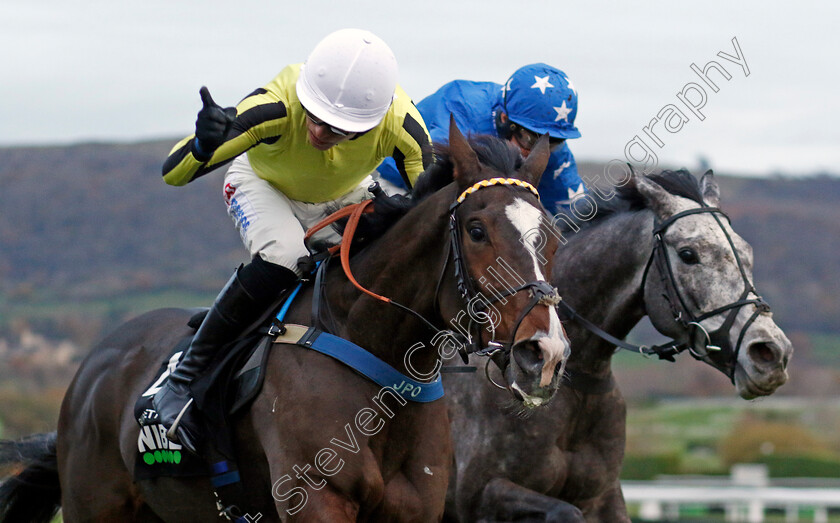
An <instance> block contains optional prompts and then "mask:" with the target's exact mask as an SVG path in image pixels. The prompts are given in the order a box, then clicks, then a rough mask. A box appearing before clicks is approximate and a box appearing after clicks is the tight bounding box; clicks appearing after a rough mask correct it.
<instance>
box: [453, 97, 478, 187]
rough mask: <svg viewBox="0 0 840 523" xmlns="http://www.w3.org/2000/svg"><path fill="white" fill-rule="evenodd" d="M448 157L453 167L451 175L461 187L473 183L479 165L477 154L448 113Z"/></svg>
mask: <svg viewBox="0 0 840 523" xmlns="http://www.w3.org/2000/svg"><path fill="white" fill-rule="evenodd" d="M449 157H450V158H451V159H452V164H453V165H454V167H455V168H454V169H453V171H452V177H453V178H455V181H456V182H457V183H458V185H459V186H461V187H468V186H470V185H472V184H473V181H472V180H473V178H477V176H476V175H477V174H478V172H479V171H480V170H481V165H480V164H479V162H478V156H477V155H476V154H475V151H473V150H472V147H470V144H469V142H468V141H467V139H466V138H465V137H464V135H463V134H461V130H460V129H458V124H456V123H455V115H453V114H452V113H450V114H449Z"/></svg>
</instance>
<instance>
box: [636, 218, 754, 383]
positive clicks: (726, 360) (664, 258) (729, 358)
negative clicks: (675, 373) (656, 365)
mask: <svg viewBox="0 0 840 523" xmlns="http://www.w3.org/2000/svg"><path fill="white" fill-rule="evenodd" d="M700 213H708V214H710V215H711V216H712V218H714V220H715V222H717V224H718V226H720V229H721V230H722V231H723V234H724V236H726V241H727V242H728V243H729V246H730V247H731V248H732V253H733V255H734V256H735V262H736V263H737V265H738V270H739V271H740V273H741V280H742V281H743V283H744V291H743V292H742V293H741V296H740V297H739V298H738V299H737V300H736V301H734V302H732V303H729V304H727V305H724V306H722V307H718V308H716V309H714V310H711V311H708V312H697V313H693V312H691V309H690V308H689V307H688V306H687V305H686V302H685V299H684V298H683V295H682V293H681V292H680V290H679V286H678V285H677V279H676V276H675V275H674V271H673V268H672V266H671V261H670V259H669V258H668V251H667V249H666V247H665V241H664V240H663V236H664V234H665V232H666V231H667V229H668V227H670V226H671V225H673V224H674V222H676V221H677V220H679V219H680V218H683V217H685V216H690V215H692V214H700ZM719 215H720V216H723V217H724V218H726V220H727V221H729V217H728V216H727V215H726V214H725V213H724V212H723V211H721V210H720V209H719V208H717V207H706V206H703V207H698V208H695V209H688V210H686V211H682V212H679V213H677V214H674V215H673V216H670V217H668V219H666V220H664V221H662V222H661V223H658V224H655V225H654V228H653V237H654V245H653V251H652V252H651V255H650V259H649V260H648V263H647V266H646V267H645V272H644V276H643V277H642V292H644V288H645V285H646V283H647V275H648V271H649V269H650V266H651V265H652V264H653V263H655V264H656V268H657V270H658V272H659V277H660V279H661V281H662V285H663V287H664V288H665V294H664V295H663V296H664V298H665V300H666V301H667V302H668V305H669V307H670V309H671V314H672V315H673V317H674V321H675V322H677V323H678V324H679V325H680V326H682V327H683V328H684V329H686V330H687V331H689V341H688V343H687V344H680V345H675V346H674V352H675V353H679V352H682V351H683V350H685V349H688V351H689V353H690V354H691V355H692V356H693V357H694V358H695V359H698V360H700V361H704V362H706V363H708V364H709V365H711V366H713V367H715V368H716V369H718V370H720V371H721V372H723V373H724V374H726V375H727V376H729V379H730V380H733V382H734V379H735V366H736V364H737V361H738V354H739V352H740V350H741V342H742V341H743V339H744V335H745V334H746V332H747V329H748V328H749V327H750V325H752V323H753V322H754V321H755V320H756V318H757V317H758V315H759V314H761V313H762V312H770V306H769V305H768V304H767V302H765V301H764V299H763V298H762V297H761V296H759V295H758V292H757V291H756V290H755V287H754V286H753V284H752V282H751V281H750V279H749V277H747V273H746V270H745V269H744V264H743V263H742V262H741V258H740V256H738V251H737V250H736V249H735V244H734V243H733V241H732V237H731V236H730V235H729V233H728V232H727V231H726V228H725V227H724V226H723V223H722V222H721V220H720V216H719ZM750 294H754V295H755V296H756V297H755V298H752V299H749V295H750ZM746 305H755V312H753V314H752V316H750V318H749V319H748V320H747V322H746V323H745V324H744V326H743V327H742V328H741V332H740V334H739V335H738V342H737V343H736V344H735V347H734V348H733V347H732V342H731V341H730V336H729V331H730V330H731V329H732V325H733V324H734V323H735V318H736V317H737V316H738V313H739V312H740V310H741V307H744V306H746ZM724 313H726V317H725V319H724V321H723V324H721V326H720V327H719V328H717V329H716V330H714V331H712V332H708V331H707V330H706V329H705V328H704V327H703V326H702V325H701V322H702V321H703V320H705V319H708V318H711V317H712V316H717V315H719V314H724ZM699 334H702V336H703V337H704V338H705V341H703V345H702V346H696V345H695V339H696V337H697V335H699ZM712 354H720V355H721V356H722V358H713V357H712ZM715 360H719V361H715ZM720 360H722V361H720Z"/></svg>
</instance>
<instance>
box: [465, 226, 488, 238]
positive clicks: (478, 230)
mask: <svg viewBox="0 0 840 523" xmlns="http://www.w3.org/2000/svg"><path fill="white" fill-rule="evenodd" d="M469 235H470V239H471V240H472V241H474V242H483V241H484V240H486V239H487V233H486V232H484V228H483V227H481V226H479V225H471V226H470V230H469Z"/></svg>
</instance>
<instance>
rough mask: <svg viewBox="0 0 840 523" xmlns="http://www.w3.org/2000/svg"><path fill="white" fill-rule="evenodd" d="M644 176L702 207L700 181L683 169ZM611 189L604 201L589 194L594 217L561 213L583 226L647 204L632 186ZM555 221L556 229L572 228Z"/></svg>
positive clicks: (639, 209) (566, 229) (635, 209)
mask: <svg viewBox="0 0 840 523" xmlns="http://www.w3.org/2000/svg"><path fill="white" fill-rule="evenodd" d="M647 177H648V179H650V180H651V181H653V182H655V183H657V184H658V185H659V186H660V187H662V188H663V189H665V190H666V191H668V193H670V194H673V195H674V196H681V197H683V198H688V199H689V200H692V201H695V202H697V203H699V204H701V205H702V204H703V191H702V189H701V187H700V182H699V180H698V179H697V178H695V177H694V175H692V174H691V173H690V172H688V171H687V170H686V169H679V170H677V171H671V170H664V171H662V172H660V173H657V174H649V175H647ZM612 189H613V190H614V191H615V193H616V194H615V195H614V196H613V197H611V198H609V199H604V198H603V197H601V196H600V195H599V194H598V193H597V192H595V191H592V192H591V193H590V194H589V195H590V196H591V197H592V198H593V199H594V200H595V202H596V204H597V206H598V209H597V211H596V213H595V215H594V216H592V217H590V218H588V219H586V220H581V219H578V218H577V217H574V216H569V214H571V213H564V214H565V215H566V216H567V217H568V219H569V220H571V223H574V224H575V225H576V226H577V227H585V226H587V225H594V224H596V223H598V222H600V221H602V220H604V219H606V218H607V217H609V216H613V215H615V214H619V213H626V212H638V211H641V210H644V209H647V203H646V202H645V199H644V198H643V197H642V195H641V193H640V192H639V190H638V189H637V188H636V186H635V184H630V183H627V184H624V185H623V186H621V187H613V188H612ZM556 222H557V223H556V226H557V227H558V228H560V230H563V231H568V230H571V229H572V226H571V225H570V224H569V223H566V220H556Z"/></svg>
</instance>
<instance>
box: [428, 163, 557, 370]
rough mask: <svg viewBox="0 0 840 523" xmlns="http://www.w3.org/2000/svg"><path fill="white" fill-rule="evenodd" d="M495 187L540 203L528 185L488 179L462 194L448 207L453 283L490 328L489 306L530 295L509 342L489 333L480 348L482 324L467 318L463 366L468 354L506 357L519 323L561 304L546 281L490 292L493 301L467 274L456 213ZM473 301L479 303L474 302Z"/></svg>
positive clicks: (462, 347) (438, 288) (519, 181)
mask: <svg viewBox="0 0 840 523" xmlns="http://www.w3.org/2000/svg"><path fill="white" fill-rule="evenodd" d="M494 185H509V186H516V187H521V188H524V189H527V190H529V191H531V192H532V193H533V194H534V195H535V196H536V197H537V199H539V193H538V192H537V189H536V188H535V187H534V186H533V185H531V184H530V183H528V182H525V181H522V180H518V179H516V178H491V179H489V180H482V181H480V182H478V183H476V184H475V185H473V186H471V187H469V188H468V189H466V190H465V191H463V192H462V193H461V195H460V196H459V197H458V198H457V199H456V200H455V201H454V202H453V203H452V205H450V207H449V233H450V234H449V235H450V242H449V251H450V253H451V259H452V260H453V262H454V271H455V281H456V284H457V288H458V292H459V294H460V295H461V299H462V300H464V301H465V302H466V303H467V304H468V306H469V304H471V303H473V301H474V300H475V301H476V303H477V304H478V305H479V308H478V310H476V311H471V312H475V313H476V314H477V315H483V316H484V317H483V318H481V319H485V320H487V321H489V322H490V324H491V326H492V318H491V317H490V315H489V314H488V313H487V309H488V308H489V306H491V305H493V304H494V303H496V302H498V301H501V300H503V299H504V298H506V297H508V296H512V295H514V294H516V293H518V292H520V291H523V290H528V291H529V293H530V296H531V300H530V302H529V303H528V305H527V306H525V307H524V308H523V309H522V311H521V312H520V314H519V317H518V318H517V319H516V322H515V323H514V328H513V330H512V332H511V334H510V340H509V341H506V342H499V341H496V340H495V339H494V337H495V329H491V332H492V335H491V340H490V341H489V342H487V346H486V347H483V348H482V347H481V341H480V340H481V332H480V331H481V329H482V326H483V325H484V322H477V321H475V319H474V318H473V317H472V315H470V322H469V328H468V329H467V332H466V333H463V332H462V333H461V334H465V336H464V338H465V339H464V340H462V341H463V342H464V343H462V344H461V348H460V349H459V353H460V354H461V358H462V359H463V360H464V363H467V356H468V354H471V353H475V354H477V355H480V356H494V355H497V354H502V355H504V357H509V354H510V351H511V349H512V348H513V345H514V340H515V338H516V332H517V331H518V330H519V326H520V325H521V324H522V321H523V320H524V319H525V316H527V315H528V314H529V313H530V312H531V311H532V310H533V309H534V307H536V306H537V305H545V306H547V307H552V306H555V305H556V304H557V303H558V302H559V301H560V298H559V296H558V294H557V289H555V288H554V287H552V286H551V284H550V283H548V282H547V281H545V280H535V281H530V282H525V283H523V284H521V285H519V286H517V287H508V288H506V289H504V290H502V291H495V290H494V292H492V295H493V296H492V297H486V296H485V295H484V294H480V293H479V292H478V291H477V290H476V285H475V282H474V281H473V279H472V278H471V277H470V276H469V273H468V272H467V267H466V262H465V260H464V255H463V252H462V250H463V248H462V242H461V232H460V227H459V222H458V213H457V211H458V208H459V207H460V205H461V204H462V203H463V202H464V200H466V198H467V196H468V195H470V194H472V193H474V192H476V191H478V190H479V189H482V188H484V187H491V186H494ZM449 259H450V256H447V257H446V261H445V262H444V267H443V270H442V271H441V278H440V279H439V280H438V286H437V289H436V290H435V297H436V301H437V295H438V292H439V290H440V285H441V282H442V281H443V277H444V275H445V272H446V267H447V264H448V263H449ZM476 298H480V299H478V300H476Z"/></svg>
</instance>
